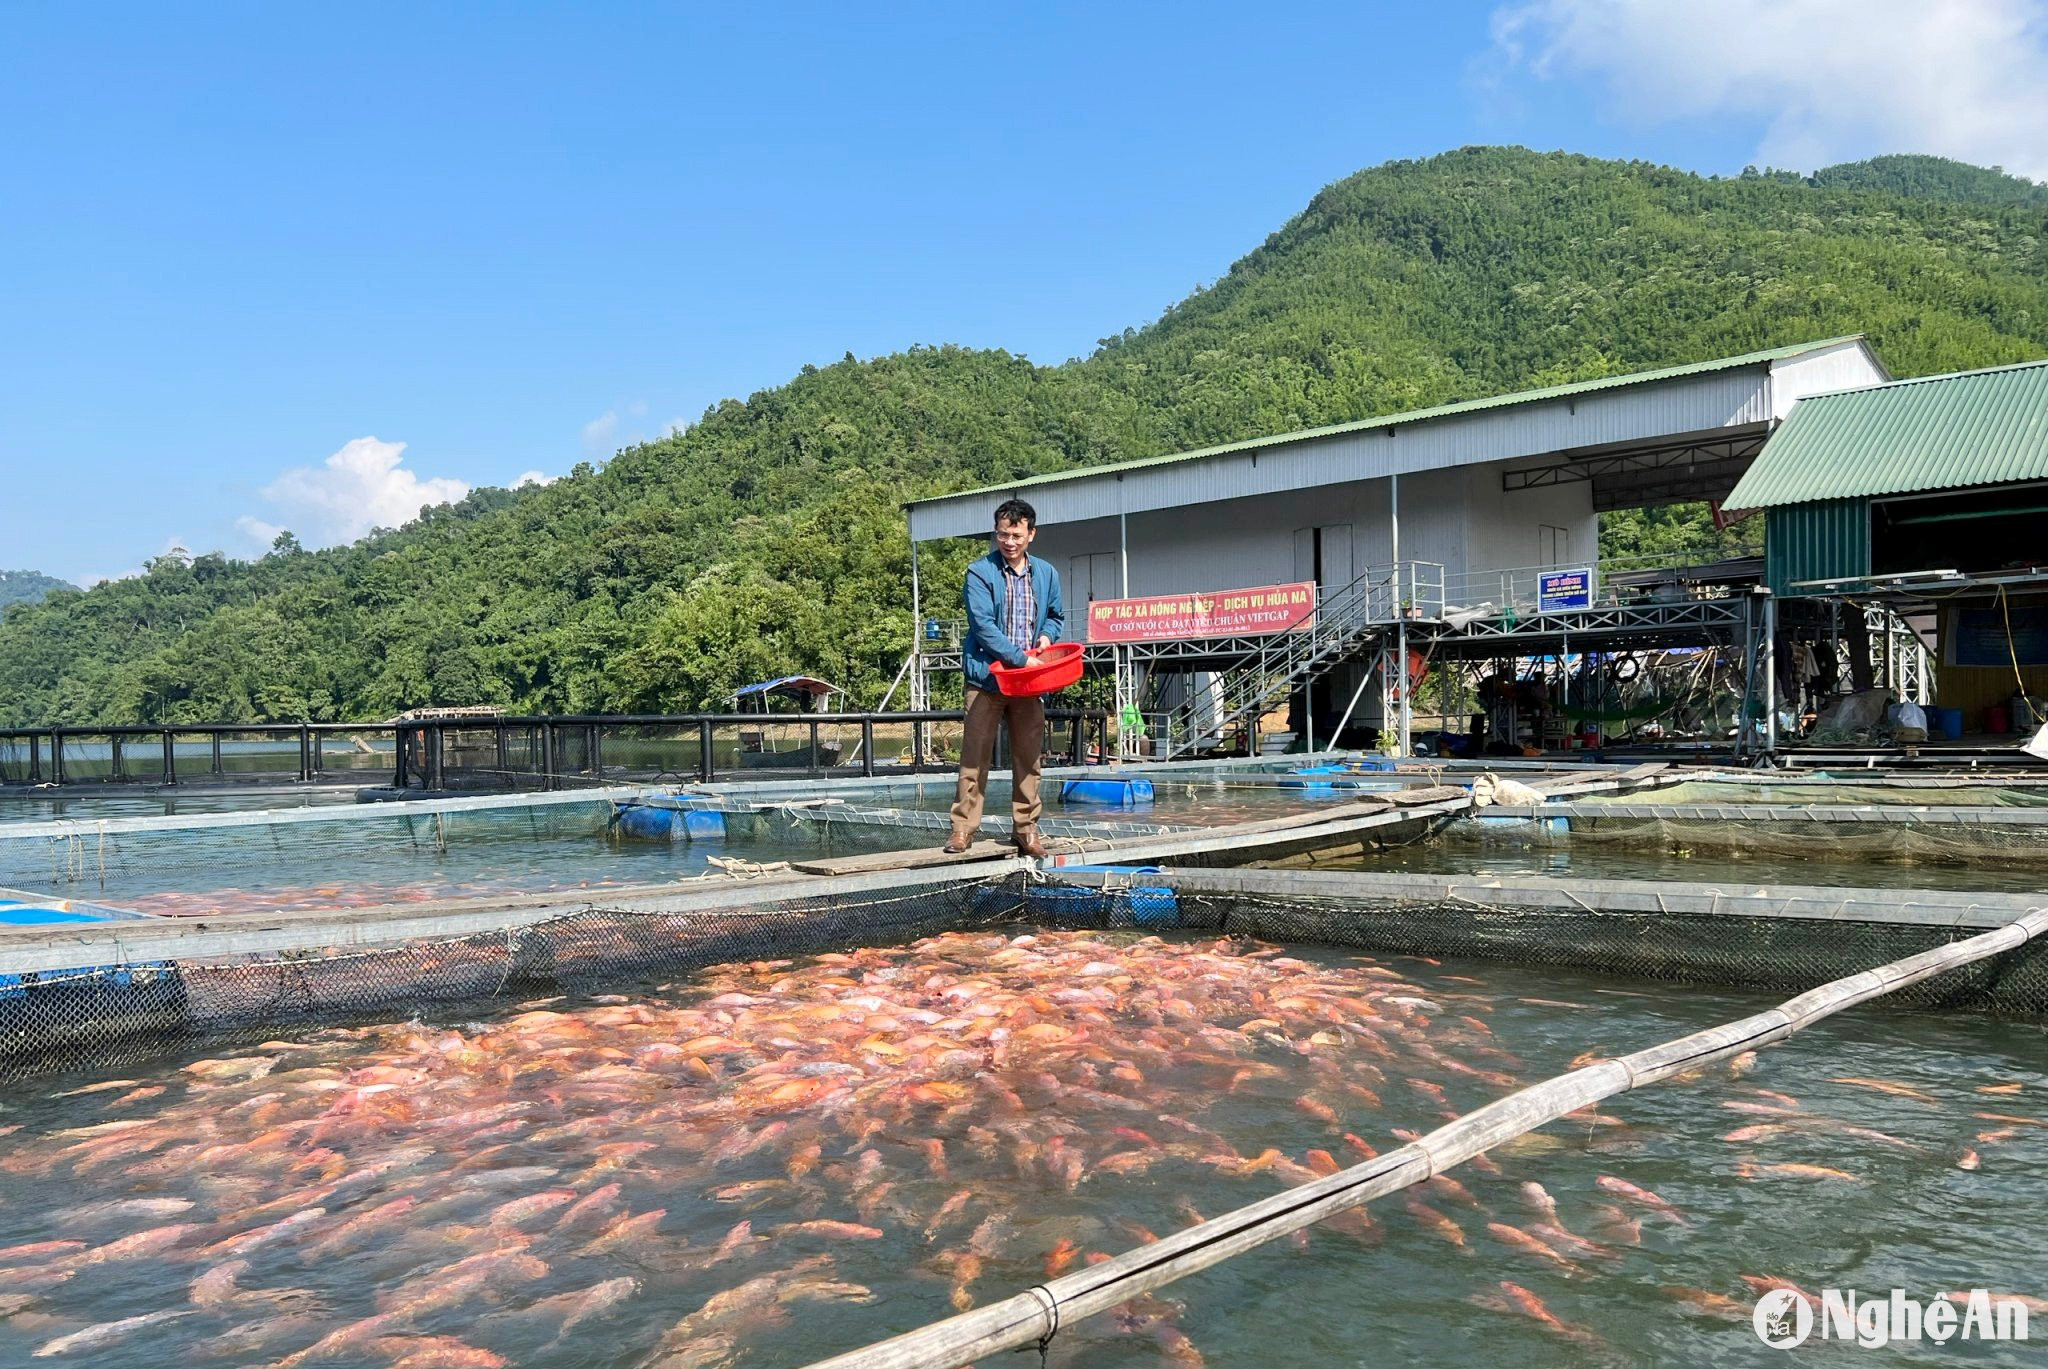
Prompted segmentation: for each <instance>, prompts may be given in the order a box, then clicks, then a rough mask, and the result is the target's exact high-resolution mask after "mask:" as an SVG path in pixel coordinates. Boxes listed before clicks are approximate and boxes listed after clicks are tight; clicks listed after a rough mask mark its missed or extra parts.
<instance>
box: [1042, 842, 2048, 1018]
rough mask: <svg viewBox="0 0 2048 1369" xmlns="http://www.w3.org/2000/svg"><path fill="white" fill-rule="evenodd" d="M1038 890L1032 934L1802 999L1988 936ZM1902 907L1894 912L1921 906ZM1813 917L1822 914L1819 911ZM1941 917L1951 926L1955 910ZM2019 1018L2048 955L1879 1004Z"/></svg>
mask: <svg viewBox="0 0 2048 1369" xmlns="http://www.w3.org/2000/svg"><path fill="white" fill-rule="evenodd" d="M1130 878H1131V879H1132V880H1134V881H1139V883H1138V884H1136V885H1135V886H1134V887H1125V888H1092V887H1091V888H1084V887H1077V886H1065V885H1058V884H1041V885H1035V886H1033V887H1032V889H1031V890H1030V891H1029V896H1028V898H1027V899H1026V904H1025V914H1026V916H1028V917H1029V918H1030V919H1031V920H1032V921H1034V922H1038V923H1048V924H1054V925H1061V926H1082V927H1101V928H1110V929H1115V928H1128V929H1131V930H1135V931H1166V930H1179V931H1192V932H1202V933H1208V934H1221V935H1227V936H1243V937H1252V938H1256V939H1258V940H1262V941H1273V942H1279V943H1282V944H1307V945H1323V946H1349V947H1356V948H1357V949H1360V950H1368V951H1374V952H1379V953H1383V954H1394V955H1421V956H1432V957H1437V958H1441V959H1450V958H1464V957H1470V958H1475V959H1485V960H1504V961H1511V962H1515V963H1518V964H1525V965H1559V966H1569V967H1571V968H1572V969H1574V970H1593V971H1602V972H1606V973H1611V974H1617V975H1626V976H1630V977H1633V978H1640V979H1650V980H1660V981H1665V982H1670V983H1679V984H1699V985H1727V986H1738V987H1741V988H1746V989H1757V990H1784V991H1788V992H1798V991H1800V990H1804V989H1809V988H1812V987H1814V986H1815V985H1818V984H1822V983H1825V982H1827V981H1828V980H1831V979H1837V978H1840V977H1842V976H1844V975H1849V974H1855V973H1858V972H1860V971H1862V970H1866V969H1868V968H1870V967H1871V966H1872V965H1879V964H1883V963H1886V962H1888V961H1892V960H1897V959H1900V958H1902V957H1904V956H1909V955H1914V954H1917V953H1918V952H1921V951H1925V950H1929V949H1932V948H1934V947H1936V946H1943V945H1946V944H1948V943H1949V942H1952V941H1960V940H1963V939H1964V938H1966V937H1969V936H1972V935H1975V934H1976V933H1978V932H1981V931H1983V930H1985V928H1984V927H1983V926H1982V925H1975V926H1953V925H1951V926H1941V925H1924V924H1921V925H1916V924H1914V923H1911V922H1905V921H1875V920H1861V919H1856V918H1850V917H1822V916H1744V915H1741V914H1738V913H1728V912H1715V913H1688V912H1676V911H1657V912H1621V911H1610V910H1607V909H1596V908H1592V907H1577V908H1570V909H1559V908H1539V907H1530V906H1527V905H1521V904H1507V903H1501V904H1497V905H1489V904H1486V903H1482V902H1478V901H1475V900H1473V899H1471V898H1467V897H1455V898H1391V897H1359V898H1332V897H1324V896H1317V897H1313V898H1306V897H1304V898H1296V897H1292V896H1286V897H1275V896H1273V895H1270V894H1253V893H1238V892H1228V893H1221V892H1207V891H1194V890H1190V889H1186V888H1182V889H1169V888H1166V887H1165V886H1156V887H1151V888H1147V887H1144V885H1143V883H1142V881H1143V880H1144V879H1145V877H1144V876H1131V877H1130ZM1914 906H1915V905H1914V901H1913V897H1912V895H1911V894H1901V895H1900V896H1899V898H1898V900H1897V902H1896V904H1895V905H1894V907H1895V908H1896V909H1898V910H1911V909H1912V908H1913V907H1914ZM1812 911H1813V912H1816V913H1818V912H1821V911H1824V909H1820V908H1816V909H1814V910H1812ZM1947 911H1948V912H1949V913H1950V915H1951V916H1952V914H1953V909H1952V908H1948V909H1947ZM1885 1001H1886V1002H1887V1003H1889V1004H1893V1005H1896V1006H1910V1007H1921V1008H1927V1007H1939V1008H1944V1009H1961V1010H1972V1011H1987V1012H1998V1013H2004V1014H2012V1015H2019V1016H2033V1017H2038V1016H2044V1015H2048V945H2043V944H2040V943H2035V944H2031V945H2029V946H2028V947H2027V948H2026V949H2025V950H2023V951H2021V952H2019V953H2017V954H2016V955H2012V956H2007V957H2002V958H1999V959H1995V960H1991V961H1986V962H1982V963H1980V964H1977V965H1973V966H1969V967H1965V968H1963V969H1961V970H1954V971H1949V972H1947V973H1945V974H1943V975H1941V976H1938V977H1936V978H1934V979H1930V980H1927V981H1926V982H1924V983H1921V984H1919V985H1916V986H1913V987H1911V988H1909V989H1904V990H1901V991H1899V992H1898V993H1897V994H1896V995H1894V996H1893V997H1891V998H1888V999H1886V1000H1885Z"/></svg>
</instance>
